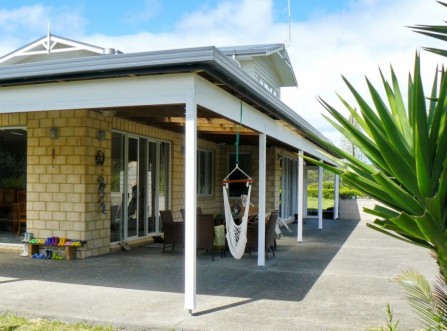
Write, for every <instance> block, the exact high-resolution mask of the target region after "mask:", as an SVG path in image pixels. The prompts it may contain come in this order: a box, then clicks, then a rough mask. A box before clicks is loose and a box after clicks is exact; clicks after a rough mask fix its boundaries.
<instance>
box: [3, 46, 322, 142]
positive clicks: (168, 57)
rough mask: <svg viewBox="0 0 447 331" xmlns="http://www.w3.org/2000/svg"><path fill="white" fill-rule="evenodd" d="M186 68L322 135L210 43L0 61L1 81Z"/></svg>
mask: <svg viewBox="0 0 447 331" xmlns="http://www.w3.org/2000/svg"><path fill="white" fill-rule="evenodd" d="M186 72H194V73H201V75H202V76H204V77H205V78H207V79H209V80H214V81H218V82H221V83H222V82H223V83H225V84H226V89H228V90H231V91H233V92H234V93H235V94H237V95H238V97H240V98H241V99H243V100H244V101H248V102H249V103H251V104H253V103H254V104H256V105H258V107H257V109H260V111H261V109H262V111H263V112H265V113H266V114H268V115H269V116H271V117H273V118H275V119H282V120H284V121H285V122H287V123H289V124H290V125H291V126H293V127H296V128H297V129H299V130H300V131H301V132H303V133H304V134H305V136H307V138H308V139H309V140H311V141H313V142H314V143H316V144H317V145H320V144H319V143H318V139H315V138H314V137H318V138H319V139H323V140H327V139H326V138H325V137H324V136H323V135H322V134H321V133H320V132H319V131H317V130H316V129H315V128H314V127H313V126H312V125H310V124H309V123H308V122H307V121H305V120H304V119H303V118H302V117H301V116H299V115H298V114H297V113H296V112H295V111H294V110H292V109H291V108H289V107H288V106H287V105H286V104H284V103H283V102H282V101H281V100H280V99H278V98H277V97H275V96H273V95H272V94H271V93H269V92H268V91H267V90H266V89H265V88H264V87H262V86H261V85H260V84H259V83H258V82H257V81H256V80H255V79H254V78H253V77H252V76H250V75H249V74H248V73H247V72H245V71H244V70H243V69H241V68H240V67H239V66H238V65H237V64H236V63H235V62H234V61H233V60H232V59H230V58H228V56H227V55H226V54H225V53H224V52H222V51H220V50H219V49H217V48H216V47H214V46H209V47H198V48H185V49H174V50H165V51H151V52H141V53H130V54H110V55H102V56H91V57H82V58H73V59H64V60H54V61H47V62H36V63H25V64H15V65H4V66H0V86H12V85H26V84H39V83H49V82H57V81H61V80H63V81H70V80H85V79H101V78H112V77H124V76H130V75H132V76H135V75H137V76H138V75H153V74H162V73H186Z"/></svg>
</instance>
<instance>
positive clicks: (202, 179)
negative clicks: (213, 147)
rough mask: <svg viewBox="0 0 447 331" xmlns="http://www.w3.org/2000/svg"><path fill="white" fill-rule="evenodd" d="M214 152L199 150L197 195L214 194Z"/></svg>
mask: <svg viewBox="0 0 447 331" xmlns="http://www.w3.org/2000/svg"><path fill="white" fill-rule="evenodd" d="M213 159H214V158H213V152H212V151H208V150H197V195H212V194H213V177H214V176H213Z"/></svg>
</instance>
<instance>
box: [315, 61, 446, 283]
mask: <svg viewBox="0 0 447 331" xmlns="http://www.w3.org/2000/svg"><path fill="white" fill-rule="evenodd" d="M380 75H381V78H382V83H383V87H384V92H385V94H384V95H385V96H386V98H382V97H381V95H380V94H379V92H378V90H376V88H375V87H374V86H373V85H372V84H371V82H370V81H369V80H368V79H367V85H368V88H369V93H370V96H371V99H372V102H373V105H370V104H368V103H367V102H366V101H365V99H364V98H363V97H362V96H361V95H360V94H359V93H358V92H357V90H356V89H355V88H354V87H353V86H352V85H351V84H350V83H349V81H348V80H347V79H346V78H345V77H343V80H344V81H345V83H346V84H347V86H348V88H349V90H350V91H351V93H352V94H353V96H354V98H355V100H356V103H357V106H358V111H357V109H356V108H354V107H353V106H351V105H350V104H349V103H348V102H347V101H345V99H343V98H342V97H340V96H339V98H340V100H341V101H342V103H343V104H344V106H345V107H346V108H347V110H348V111H349V112H350V114H351V115H352V116H353V117H354V118H355V119H356V121H357V122H358V123H359V125H360V128H356V127H355V126H354V125H352V123H351V122H350V121H349V120H347V119H346V118H345V117H344V116H343V115H342V114H341V113H340V112H339V111H337V110H336V109H335V108H333V107H332V106H331V105H329V104H328V103H326V102H325V101H324V100H323V99H321V98H319V101H320V103H321V104H322V105H323V106H324V108H326V110H327V111H328V112H329V114H330V115H331V117H328V116H326V119H327V120H328V121H329V122H330V123H332V125H333V126H334V127H335V128H336V129H337V130H338V131H340V132H341V133H342V134H343V135H344V136H345V137H346V138H347V139H349V140H350V141H351V142H352V143H354V144H355V145H356V146H357V147H358V148H359V149H360V150H361V151H362V152H363V153H364V154H365V156H366V157H367V158H368V159H369V161H370V163H365V162H362V161H359V160H358V159H356V158H355V157H353V156H351V155H349V154H348V153H346V152H344V151H343V150H341V149H340V148H337V147H336V146H334V145H332V144H330V143H327V142H325V141H322V140H320V143H321V144H322V145H324V146H325V147H326V149H327V150H328V151H330V152H331V153H332V154H334V155H336V156H337V157H334V156H330V155H329V154H328V157H330V158H331V159H332V161H333V162H334V163H335V164H336V166H332V165H329V164H326V163H322V162H318V161H317V160H312V162H315V163H317V164H319V165H321V166H322V167H324V168H326V169H328V170H330V171H333V172H335V173H337V174H339V175H340V176H341V178H342V179H343V181H344V182H345V183H347V184H349V185H351V186H354V187H356V188H358V189H359V190H361V191H363V192H365V193H366V194H367V195H369V196H371V197H373V198H375V199H376V200H378V201H380V202H381V203H382V204H383V205H384V206H381V205H376V206H375V207H374V208H373V209H365V211H366V212H368V213H370V214H373V215H375V216H376V217H377V219H376V220H375V221H374V222H373V223H370V224H368V226H369V227H371V228H373V229H375V230H378V231H381V232H383V233H385V234H387V235H390V236H392V237H395V238H398V239H401V240H403V241H406V242H408V243H412V244H415V245H418V246H422V247H425V248H428V249H429V250H431V251H432V252H433V255H434V256H435V258H436V261H437V263H438V265H439V267H440V272H441V275H442V277H443V279H444V280H445V281H446V282H447V240H446V239H447V232H446V230H447V112H446V106H447V97H446V93H447V78H446V77H447V76H446V75H445V74H444V70H442V71H441V74H439V73H438V70H436V74H435V77H434V83H433V88H432V92H431V95H430V96H429V97H426V96H425V93H424V89H423V85H422V80H421V72H420V56H419V54H416V57H415V65H414V73H413V75H412V76H410V77H409V81H408V91H407V93H408V102H407V106H406V105H405V102H404V98H403V94H402V92H401V89H400V87H399V83H398V80H397V78H396V75H395V73H394V70H393V68H392V67H391V82H388V81H387V80H386V79H385V78H384V76H383V74H382V72H380ZM316 139H318V138H316Z"/></svg>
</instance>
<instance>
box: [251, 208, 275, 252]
mask: <svg viewBox="0 0 447 331" xmlns="http://www.w3.org/2000/svg"><path fill="white" fill-rule="evenodd" d="M278 216H279V212H278V210H274V211H272V212H271V213H270V217H269V219H268V221H267V222H266V225H265V256H266V257H267V259H268V257H269V256H268V252H269V251H270V250H271V252H272V254H273V256H275V249H276V240H275V236H276V232H275V227H276V222H278ZM245 249H246V250H247V251H248V254H249V255H251V251H252V250H255V251H257V250H258V226H254V225H249V226H247V244H246V246H245Z"/></svg>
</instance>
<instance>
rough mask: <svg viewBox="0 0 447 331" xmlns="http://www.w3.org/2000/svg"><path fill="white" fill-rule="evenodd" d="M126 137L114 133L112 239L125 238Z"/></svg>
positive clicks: (111, 210) (111, 203) (113, 240)
mask: <svg viewBox="0 0 447 331" xmlns="http://www.w3.org/2000/svg"><path fill="white" fill-rule="evenodd" d="M124 139H125V136H124V135H123V134H121V133H116V132H113V133H112V183H111V197H110V200H111V201H110V205H111V207H110V241H111V242H116V241H120V240H123V239H124V238H123V235H124V234H123V220H124V208H123V204H124V201H123V198H124V194H125V190H124V188H125V182H124V180H125V178H124V173H125V170H124V146H125V144H124Z"/></svg>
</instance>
